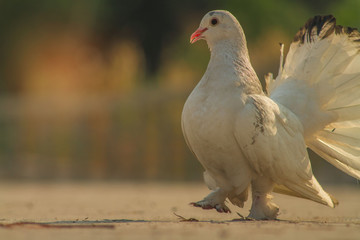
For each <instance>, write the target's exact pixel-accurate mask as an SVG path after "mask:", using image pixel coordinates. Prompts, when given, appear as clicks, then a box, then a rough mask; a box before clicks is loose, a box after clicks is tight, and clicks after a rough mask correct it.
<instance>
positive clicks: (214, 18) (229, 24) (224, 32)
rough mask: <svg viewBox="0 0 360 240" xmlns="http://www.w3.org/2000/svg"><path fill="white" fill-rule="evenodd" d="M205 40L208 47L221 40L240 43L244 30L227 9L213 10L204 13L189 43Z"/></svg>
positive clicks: (243, 39)
mask: <svg viewBox="0 0 360 240" xmlns="http://www.w3.org/2000/svg"><path fill="white" fill-rule="evenodd" d="M201 39H204V40H206V42H207V44H208V46H209V48H210V49H212V47H213V46H215V45H217V44H219V43H222V42H233V43H235V44H239V43H240V44H241V43H244V42H245V36H244V32H243V30H242V28H241V26H240V24H239V22H238V21H237V19H236V18H235V17H234V16H233V15H232V14H231V13H230V12H228V11H224V10H215V11H211V12H208V13H207V14H205V16H204V17H203V19H202V20H201V23H200V26H199V28H198V29H197V30H196V31H195V32H194V33H193V34H192V35H191V37H190V43H195V42H197V41H198V40H201Z"/></svg>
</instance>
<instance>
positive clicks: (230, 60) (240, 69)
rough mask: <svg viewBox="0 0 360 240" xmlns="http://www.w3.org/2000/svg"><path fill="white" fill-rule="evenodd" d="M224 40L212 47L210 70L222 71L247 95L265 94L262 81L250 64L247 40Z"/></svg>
mask: <svg viewBox="0 0 360 240" xmlns="http://www.w3.org/2000/svg"><path fill="white" fill-rule="evenodd" d="M236 40H237V41H231V40H223V41H221V42H218V43H217V44H215V45H213V46H212V47H210V51H211V57H210V62H209V66H208V69H217V70H218V69H219V67H220V68H221V69H222V71H223V73H226V72H227V73H228V76H234V77H235V78H229V80H230V81H231V82H232V83H230V84H231V85H232V84H235V85H236V86H239V87H241V88H242V90H243V92H244V93H246V94H254V93H256V94H263V91H262V87H261V84H260V81H259V79H258V77H257V75H256V73H255V71H254V69H253V67H252V65H251V63H250V58H249V53H248V50H247V47H246V40H245V39H242V40H241V41H239V40H238V39H236Z"/></svg>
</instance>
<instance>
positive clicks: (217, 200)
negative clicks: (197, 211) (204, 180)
mask: <svg viewBox="0 0 360 240" xmlns="http://www.w3.org/2000/svg"><path fill="white" fill-rule="evenodd" d="M226 196H227V192H225V191H224V190H222V189H221V188H217V189H215V190H214V191H212V192H211V193H210V194H209V195H207V196H206V197H205V198H204V199H203V200H201V201H198V202H192V203H190V204H191V205H193V206H195V207H201V208H202V209H213V208H214V209H216V211H218V212H221V213H230V212H231V211H230V209H229V208H228V207H227V206H226V205H225V203H224V202H225V199H226Z"/></svg>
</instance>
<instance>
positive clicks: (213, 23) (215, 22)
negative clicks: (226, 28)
mask: <svg viewBox="0 0 360 240" xmlns="http://www.w3.org/2000/svg"><path fill="white" fill-rule="evenodd" d="M218 22H219V21H218V20H217V18H213V19H211V21H210V23H211V25H213V26H215V25H216V24H218Z"/></svg>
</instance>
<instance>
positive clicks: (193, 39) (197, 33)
mask: <svg viewBox="0 0 360 240" xmlns="http://www.w3.org/2000/svg"><path fill="white" fill-rule="evenodd" d="M206 30H208V29H207V28H198V29H197V30H196V31H195V32H194V33H193V34H191V37H190V43H194V42H197V41H198V40H200V39H204V36H203V35H202V34H203V33H204V32H205V31H206Z"/></svg>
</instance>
